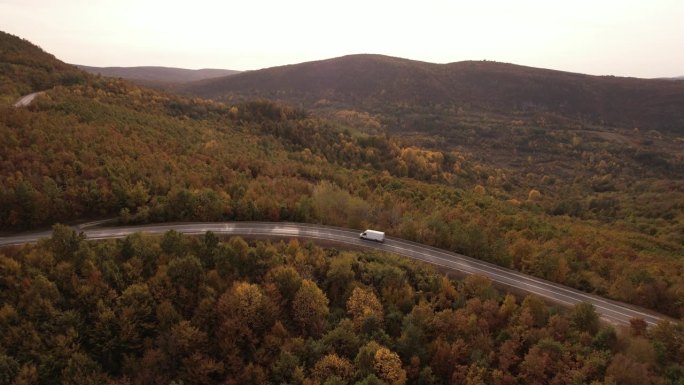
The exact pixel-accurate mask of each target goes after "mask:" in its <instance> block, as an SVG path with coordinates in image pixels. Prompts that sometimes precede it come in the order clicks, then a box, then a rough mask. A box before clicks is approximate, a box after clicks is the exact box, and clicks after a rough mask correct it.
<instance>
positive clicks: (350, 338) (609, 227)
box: [0, 33, 684, 385]
mask: <svg viewBox="0 0 684 385" xmlns="http://www.w3.org/2000/svg"><path fill="white" fill-rule="evenodd" d="M387 60H389V61H390V63H385V62H386V61H387ZM383 61H385V62H383ZM354 63H356V65H358V62H354ZM380 63H381V64H383V63H384V64H383V65H388V64H391V65H395V64H396V63H394V62H393V61H392V60H390V59H382V60H380ZM323 64H325V63H323ZM333 64H335V65H339V63H337V62H335V63H333ZM318 65H320V64H318ZM368 65H370V64H368ZM372 65H373V66H376V65H378V62H373V63H372ZM421 66H422V64H421ZM292 67H293V68H286V69H287V71H291V72H287V73H286V75H287V74H289V75H288V76H290V77H289V78H288V77H287V76H286V75H283V74H281V73H279V72H277V71H276V70H269V71H271V72H266V73H258V72H259V71H254V72H255V73H253V74H238V75H231V77H230V79H233V78H234V79H237V80H230V81H231V82H237V83H233V84H238V85H240V84H242V83H241V82H245V81H246V80H244V79H245V77H244V75H248V76H252V78H251V79H253V80H254V79H256V80H254V81H259V82H263V81H264V79H265V80H268V81H273V79H276V80H278V81H274V82H271V83H269V82H266V83H259V84H260V87H266V86H268V87H271V88H268V91H259V92H256V91H254V90H257V89H259V90H261V88H254V89H253V90H251V91H249V92H247V91H244V90H241V89H240V88H239V87H237V86H235V88H231V89H230V90H228V91H225V90H227V88H222V90H224V91H225V92H217V93H216V94H212V95H208V94H207V95H203V96H209V97H214V98H215V99H214V100H212V99H203V98H201V97H199V96H188V95H181V94H174V93H171V92H168V91H158V90H153V89H149V88H145V87H142V86H139V85H135V84H133V83H130V82H128V81H125V80H122V79H113V78H107V77H102V76H95V75H89V74H87V73H85V72H82V71H80V70H78V69H77V68H76V67H73V66H70V65H67V64H65V63H62V62H60V61H59V60H57V59H55V58H54V57H53V56H52V55H49V54H47V53H45V52H43V51H42V50H41V49H40V48H38V47H36V46H34V45H32V44H30V43H29V42H27V41H24V40H21V39H19V38H17V37H14V36H12V35H8V34H4V33H0V148H1V149H2V151H0V231H2V232H3V235H5V234H11V233H14V232H18V231H24V230H35V229H45V228H49V227H51V226H52V225H53V224H55V223H76V222H80V221H85V220H90V219H101V218H115V219H116V221H117V222H118V223H120V224H142V223H153V222H169V221H234V220H237V221H246V220H259V221H294V222H305V223H320V224H326V225H335V226H344V227H349V228H355V229H365V228H377V229H382V230H384V231H385V232H387V234H388V235H392V236H397V237H401V238H405V239H409V240H413V241H417V242H421V243H424V244H428V245H433V246H436V247H440V248H444V249H448V250H452V251H456V252H460V253H463V254H466V255H469V256H472V257H475V258H479V259H482V260H485V261H489V262H492V263H496V264H499V265H501V266H505V267H509V268H513V269H516V270H519V271H522V272H525V273H528V274H531V275H534V276H537V277H541V278H544V279H547V280H551V281H554V282H558V283H561V284H564V285H568V286H571V287H574V288H577V289H580V290H584V291H587V292H591V293H595V294H598V295H601V296H605V297H608V298H612V299H615V300H619V301H624V302H628V303H631V304H634V305H638V306H643V307H646V308H648V309H652V310H655V311H658V312H660V313H663V314H666V315H668V316H671V317H673V318H675V319H681V318H682V317H684V279H682V277H684V259H683V256H684V171H683V170H684V137H682V136H681V135H682V131H681V129H682V128H684V125H680V126H677V124H680V123H681V122H680V121H678V120H676V119H675V118H673V119H674V120H670V121H669V122H670V123H672V125H671V126H668V125H658V124H660V123H658V122H659V120H658V119H655V120H653V119H651V120H649V119H650V118H648V117H649V116H651V115H653V116H655V115H658V116H661V115H659V114H658V111H660V110H659V108H661V107H662V108H665V109H669V108H670V107H667V106H671V105H672V104H671V103H674V105H677V103H678V100H679V99H678V98H679V96H680V94H679V93H678V92H679V91H678V88H677V87H676V86H671V85H668V86H666V87H665V88H662V87H660V86H658V84H656V83H648V82H646V83H644V84H647V86H645V87H646V89H648V90H650V91H649V92H652V93H653V95H656V94H657V95H658V98H660V99H658V100H659V101H658V102H657V103H655V102H654V104H649V105H648V106H645V107H644V109H643V111H642V112H643V114H640V115H639V116H640V117H642V118H643V119H644V120H643V121H640V123H643V122H652V123H653V126H649V123H644V124H646V125H644V126H641V127H634V126H633V125H622V122H621V121H620V120H619V119H616V120H614V121H610V122H609V121H600V119H599V120H596V119H593V118H590V117H589V115H583V113H580V112H578V111H579V110H572V111H569V112H568V111H565V112H564V111H553V110H549V109H547V108H541V107H540V106H538V105H526V106H523V107H520V108H518V107H515V108H511V107H510V106H507V105H499V104H496V103H494V102H486V101H487V100H485V102H482V103H479V102H478V103H472V104H468V103H466V102H463V101H462V100H460V99H458V98H457V97H454V98H452V99H449V103H438V102H435V101H434V100H432V99H431V98H423V99H421V98H418V99H416V100H413V101H412V102H411V100H409V99H407V97H406V95H405V94H402V93H398V91H396V90H403V91H402V92H405V93H407V94H409V95H411V92H412V91H411V90H413V89H414V88H410V87H418V86H416V85H414V83H413V82H415V81H416V78H414V77H412V76H413V75H410V74H412V73H413V72H412V71H413V69H412V67H411V64H410V63H409V64H406V63H404V62H401V63H400V65H399V67H392V68H395V69H394V70H393V71H396V72H391V71H390V72H385V74H386V75H387V74H393V77H390V78H389V79H383V78H379V77H376V78H374V79H372V80H373V81H376V80H378V81H387V82H389V83H383V85H382V86H383V87H384V88H383V92H382V93H380V92H378V93H375V92H367V93H366V94H364V95H363V97H359V96H358V95H357V94H354V93H350V92H347V91H345V92H338V91H330V90H329V89H323V90H318V89H310V88H305V89H292V88H278V87H284V86H283V79H290V80H292V79H299V78H298V77H297V76H299V75H297V74H298V73H297V72H296V69H297V68H294V67H297V66H292ZM475 67H477V66H475ZM361 68H363V67H361ZM396 68H401V70H396ZM421 68H423V67H421ZM497 68H499V67H497ZM501 68H503V69H499V72H500V73H499V75H497V76H501V77H503V78H502V79H511V76H513V75H515V71H513V72H511V71H512V70H510V68H509V67H501ZM323 70H325V68H324V69H321V71H323ZM469 70H473V69H472V68H470V69H469ZM533 70H534V69H525V74H526V75H525V77H523V79H524V81H527V82H529V83H530V84H533V85H534V86H530V87H529V88H528V91H529V90H531V91H529V92H537V91H538V90H537V87H540V86H539V84H542V83H540V82H541V81H542V80H543V79H544V78H548V77H551V78H553V76H555V75H554V73H547V72H541V73H542V75H539V74H538V73H534V71H533ZM274 71H275V72H274ZM292 71H295V72H292ZM422 71H423V72H424V74H425V73H426V74H427V75H426V77H425V79H430V78H431V76H432V75H435V74H432V75H430V74H431V72H430V71H436V70H435V69H434V68H433V67H429V66H428V67H424V68H423V69H422ZM425 71H427V72H425ZM440 71H441V70H440ZM530 71H531V72H530ZM318 73H319V72H313V74H318ZM295 75H297V76H295ZM428 75H430V76H428ZM241 76H242V78H241ZM254 76H256V78H254ZM283 76H284V77H283ZM435 76H436V75H435ZM513 77H514V76H513ZM226 79H228V78H226ZM247 79H250V78H249V77H248V78H247ZM477 79H479V78H477ZM515 79H517V78H515ZM540 79H542V80H540ZM563 79H564V80H563V81H566V80H567V79H566V78H565V77H563ZM305 80H306V79H304V78H303V79H302V81H305ZM361 80H362V79H361ZM361 80H359V79H357V81H359V82H361ZM426 81H427V80H426ZM516 81H518V80H516ZM202 82H207V81H202ZM221 82H223V80H222V81H221ZM221 82H218V83H211V84H209V83H201V85H202V86H203V87H208V88H206V89H212V90H215V89H217V88H216V87H219V85H221V84H223V83H221ZM225 82H226V83H225V84H228V83H227V82H228V80H226V81H225ZM586 82H587V83H586V84H585V85H586V87H585V88H587V87H589V88H591V87H590V86H592V84H594V83H592V82H593V80H592V79H588V80H586ZM616 82H617V84H623V83H620V79H612V80H610V79H609V80H608V81H607V82H603V83H600V84H601V86H600V87H603V88H600V89H602V90H605V89H608V90H610V89H611V88H609V86H610V84H613V83H616ZM361 83H362V84H365V85H367V84H370V80H369V81H368V82H365V83H364V82H361ZM225 84H223V85H224V86H225ZM255 84H256V83H255ZM284 84H285V86H287V87H289V85H288V84H287V83H284ZM345 84H350V87H352V86H354V85H355V84H357V83H354V82H353V81H352V80H349V79H347V80H345ZM459 84H460V83H459ZM624 84H627V85H628V86H629V87H632V85H633V84H636V83H630V82H627V83H624ZM476 85H477V84H476ZM409 86H410V87H409ZM468 86H469V87H470V86H472V87H475V86H474V85H468ZM479 86H481V85H478V87H479ZM231 87H233V86H231ZM407 87H409V88H407ZM592 87H593V86H592ZM605 87H608V88H605ZM629 87H628V88H629ZM580 88H581V87H580ZM632 88H634V87H632ZM632 88H630V89H632ZM636 88H639V87H636ZM477 89H478V90H480V91H478V92H484V91H481V90H482V89H484V88H482V89H481V88H477ZM407 90H408V91H407ZM535 90H537V91H535ZM573 90H574V89H573ZM35 91H45V92H44V93H42V94H41V95H39V96H38V97H37V98H36V99H35V101H34V102H33V103H32V104H31V105H30V106H29V107H26V108H15V107H13V105H12V104H13V102H14V101H15V100H16V99H17V98H18V97H20V96H22V95H24V94H27V93H30V92H35ZM183 92H186V93H187V92H189V91H188V89H184V91H183ZM511 92H512V91H511ZM573 92H575V91H573ZM597 92H598V91H597ZM601 92H603V91H601ZM606 92H608V91H606ZM635 92H636V91H635ZM354 95H357V96H354ZM596 95H599V94H595V95H594V96H596ZM600 95H603V94H600ZM600 95H599V96H600ZM634 95H636V94H634ZM556 96H558V95H556ZM556 96H554V97H556ZM561 96H562V95H561ZM477 97H478V98H486V95H485V96H482V95H479V94H478V96H477ZM267 98H270V99H267ZM478 100H480V99H478ZM497 100H498V99H497ZM668 103H670V104H668ZM680 105H681V104H680ZM573 106H579V105H576V104H573ZM615 106H616V105H610V106H606V107H605V108H606V109H607V110H606V111H608V112H609V113H610V114H612V113H613V112H614V111H613V110H612V109H614V108H617V107H615ZM663 106H665V107H663ZM580 107H581V106H580ZM580 107H577V108H580ZM677 111H684V109H680V110H677ZM618 112H619V111H618ZM632 113H636V112H635V111H634V110H631V111H630V114H632ZM610 114H609V115H610ZM673 114H675V115H676V111H675V112H673ZM675 115H672V116H675ZM606 116H608V115H606ZM610 116H620V114H619V113H618V114H617V115H610ZM629 116H631V115H629ZM670 123H668V124H670ZM675 126H676V127H675ZM56 230H58V231H55V235H53V238H52V239H51V240H47V241H44V242H41V243H39V244H37V245H33V246H24V247H19V248H6V249H4V250H0V331H1V332H0V373H3V374H2V375H0V385H1V384H5V383H7V384H12V383H17V384H19V383H62V379H64V380H65V381H67V380H70V381H72V382H70V383H84V384H85V383H107V382H109V383H116V384H119V383H120V384H128V383H130V384H142V383H174V384H180V383H184V384H193V383H197V384H214V383H217V384H218V383H226V381H228V382H227V383H231V382H230V381H233V382H234V383H240V384H242V383H250V381H251V383H274V384H281V383H293V384H294V383H297V384H303V383H306V384H317V383H321V384H323V383H330V384H337V383H357V382H358V383H363V384H382V383H386V384H402V383H420V384H432V383H471V384H478V383H497V384H514V383H530V384H532V383H540V384H541V383H558V384H562V383H587V384H589V383H596V384H604V383H605V384H614V383H615V384H630V383H634V384H648V383H653V384H682V378H683V377H684V367H682V365H681V362H683V361H684V341H683V338H684V337H682V326H681V324H675V323H663V324H661V325H658V326H657V327H654V328H652V329H649V330H648V331H647V330H645V328H644V327H643V325H642V324H641V323H639V321H638V320H635V322H634V324H633V325H632V328H631V329H630V330H615V329H613V328H611V327H609V326H606V325H602V324H601V323H599V322H598V320H597V317H596V314H595V312H594V310H593V309H592V308H591V307H587V306H583V305H582V306H578V307H576V308H574V309H559V308H555V307H550V306H548V305H547V304H545V303H543V302H541V301H540V300H539V299H538V298H534V297H527V298H516V297H514V296H512V295H507V294H505V293H500V292H497V291H496V290H495V289H493V288H492V287H491V286H490V284H489V282H486V281H485V280H483V279H481V278H478V277H469V278H467V279H465V280H464V281H452V280H450V279H448V278H445V277H444V276H443V275H439V274H438V273H436V272H434V271H432V270H431V269H430V268H428V267H425V266H422V265H416V263H415V262H413V261H408V260H403V259H399V258H394V257H392V256H388V255H382V254H377V253H362V252H347V251H340V250H336V249H328V248H322V247H320V246H316V245H313V244H309V243H307V244H299V243H298V242H296V241H293V242H290V243H269V242H258V243H249V242H247V241H245V240H242V239H239V238H233V239H219V238H217V237H216V236H214V235H212V234H207V235H204V236H201V237H196V238H189V237H183V236H180V235H179V234H177V233H173V232H171V233H167V234H165V235H164V236H162V237H148V236H145V235H141V234H138V235H134V236H130V237H128V238H126V239H123V240H117V241H107V242H100V243H97V242H86V241H84V240H83V239H81V238H80V237H79V236H78V234H76V233H74V232H72V231H71V230H69V229H68V228H67V227H63V226H57V227H56ZM326 381H327V382H326ZM521 381H522V382H521ZM65 383H67V382H65Z"/></svg>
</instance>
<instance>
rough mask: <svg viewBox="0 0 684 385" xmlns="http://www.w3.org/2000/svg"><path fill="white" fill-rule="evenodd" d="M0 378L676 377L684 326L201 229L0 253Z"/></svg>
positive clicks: (374, 255) (355, 380) (563, 380)
mask: <svg viewBox="0 0 684 385" xmlns="http://www.w3.org/2000/svg"><path fill="white" fill-rule="evenodd" d="M0 272H1V274H0V303H1V304H2V305H1V306H0V330H1V331H2V332H1V333H0V384H2V385H4V384H112V385H114V384H117V385H119V384H121V385H128V384H131V385H132V384H152V383H154V384H185V385H193V384H306V385H314V384H330V385H332V384H378V385H380V384H388V385H389V384H395V385H402V384H472V385H476V384H522V383H524V384H592V385H599V384H616V385H617V384H620V385H630V384H635V385H649V384H662V385H669V384H672V385H681V384H683V383H684V366H682V362H684V328H682V325H681V324H675V323H671V322H668V321H663V322H661V323H660V324H658V325H657V326H654V327H651V328H649V329H648V330H647V329H646V325H645V323H644V322H643V320H639V319H634V320H633V321H632V323H631V326H630V327H629V328H624V329H617V330H616V329H615V328H613V327H611V326H608V325H605V324H602V323H601V322H600V321H599V319H598V316H597V314H596V313H595V311H594V309H593V307H592V306H591V305H589V304H580V305H577V306H576V307H574V308H572V309H563V308H558V307H554V306H548V305H547V304H545V303H544V302H543V301H542V300H541V299H540V298H538V297H534V296H527V297H524V298H520V297H516V296H513V295H511V294H504V293H500V292H498V291H497V290H495V289H494V288H493V287H492V286H491V284H490V282H489V281H488V279H486V278H483V277H479V276H468V277H467V278H465V279H464V280H453V279H450V278H449V277H448V276H445V275H444V274H442V273H437V272H435V271H434V270H433V269H432V267H430V266H428V265H424V264H420V263H416V262H414V261H409V260H407V259H405V258H398V257H395V256H392V255H386V254H382V253H380V252H366V251H364V252H352V251H340V250H338V249H333V248H323V247H320V246H317V245H315V244H312V243H310V242H306V243H300V242H299V241H297V240H290V241H287V242H285V241H280V242H275V243H273V242H264V241H248V240H245V239H242V238H240V237H232V238H220V237H218V236H216V235H214V234H212V233H206V234H204V235H201V236H195V237H188V236H183V235H181V234H179V233H177V232H174V231H169V232H167V233H165V234H164V235H162V236H150V235H145V234H141V233H138V234H133V235H130V236H128V237H126V238H124V239H119V240H109V241H98V242H93V241H86V240H84V238H83V236H82V235H80V234H78V233H76V232H75V231H74V230H72V229H71V228H70V227H68V226H62V225H56V226H55V227H54V228H53V236H52V237H51V238H50V239H46V240H43V241H40V242H39V243H38V244H35V245H24V246H20V247H19V246H17V247H10V248H5V249H3V250H2V251H0Z"/></svg>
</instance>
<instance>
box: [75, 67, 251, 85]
mask: <svg viewBox="0 0 684 385" xmlns="http://www.w3.org/2000/svg"><path fill="white" fill-rule="evenodd" d="M77 67H78V68H80V69H82V70H84V71H86V72H88V73H91V74H93V75H102V76H107V77H113V78H122V79H126V80H130V81H132V82H135V83H137V84H140V85H145V86H151V87H160V88H168V87H171V86H174V85H178V84H182V83H187V82H194V81H198V80H204V79H212V78H219V77H223V76H228V75H234V74H236V73H239V71H232V70H224V69H213V68H203V69H198V70H189V69H185V68H174V67H158V66H157V67H155V66H141V67H91V66H85V65H77Z"/></svg>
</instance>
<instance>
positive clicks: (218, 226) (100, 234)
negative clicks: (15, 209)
mask: <svg viewBox="0 0 684 385" xmlns="http://www.w3.org/2000/svg"><path fill="white" fill-rule="evenodd" d="M169 230H175V231H178V232H180V233H183V234H204V233H206V232H207V231H211V232H214V233H216V234H222V235H240V236H245V237H250V236H251V237H262V238H263V237H266V238H268V237H274V238H276V237H278V238H282V237H284V238H303V239H311V240H314V241H316V240H318V241H326V242H334V243H336V244H341V245H347V246H352V247H366V248H373V249H378V250H382V251H386V252H390V253H394V254H399V255H403V256H406V257H409V258H413V259H417V260H420V261H423V262H427V263H431V264H434V265H438V266H441V267H444V268H447V269H450V270H454V271H457V272H460V273H464V274H478V275H482V276H485V277H489V278H490V279H491V280H492V281H493V282H495V283H497V284H500V285H505V286H508V287H513V288H516V289H518V290H521V291H524V292H527V293H532V294H536V295H538V296H540V297H543V298H546V299H547V300H549V301H552V302H555V303H558V304H561V305H565V306H573V305H576V304H578V303H582V302H588V303H591V304H592V305H594V307H595V308H596V311H597V313H598V314H599V315H600V316H601V318H603V319H604V320H606V321H608V322H610V323H613V324H616V325H629V321H630V319H632V318H636V317H638V318H642V319H644V320H645V321H646V322H647V323H648V325H649V326H652V325H655V324H656V323H657V322H659V321H660V320H663V319H668V318H667V317H665V316H663V315H659V314H657V313H654V312H652V311H648V310H645V309H640V308H637V307H635V306H631V305H627V304H624V303H620V302H617V301H612V300H608V299H605V298H602V297H599V296H596V295H592V294H587V293H584V292H581V291H579V290H575V289H571V288H569V287H566V286H563V285H560V284H557V283H553V282H549V281H545V280H543V279H539V278H535V277H532V276H529V275H526V274H523V273H520V272H517V271H514V270H510V269H506V268H503V267H500V266H496V265H493V264H490V263H486V262H482V261H480V260H477V259H474V258H470V257H467V256H465V255H461V254H457V253H452V252H449V251H445V250H441V249H437V248H434V247H429V246H424V245H421V244H418V243H414V242H409V241H405V240H402V239H398V238H392V237H387V238H386V240H385V243H376V242H372V241H364V240H361V239H359V231H357V230H350V229H341V228H336V227H328V226H321V225H309V224H297V223H265V222H220V223H184V224H162V225H145V226H129V227H108V228H88V229H84V230H83V233H84V234H85V235H86V237H87V238H88V239H93V240H96V239H112V238H123V237H126V236H128V235H130V234H133V233H136V232H144V233H150V234H162V233H164V232H166V231H169ZM50 235H51V232H42V233H34V234H25V235H18V236H12V237H5V238H0V246H6V245H16V244H24V243H33V242H36V241H38V240H39V239H41V238H47V237H50Z"/></svg>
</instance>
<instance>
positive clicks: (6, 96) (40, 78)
mask: <svg viewBox="0 0 684 385" xmlns="http://www.w3.org/2000/svg"><path fill="white" fill-rule="evenodd" d="M84 80H85V74H84V73H83V72H81V71H80V70H79V69H78V68H76V67H74V66H72V65H69V64H66V63H64V62H62V61H60V60H57V59H56V58H55V57H54V56H52V55H50V54H49V53H46V52H45V51H43V50H42V49H40V47H38V46H36V45H34V44H31V43H30V42H28V41H26V40H24V39H21V38H19V37H17V36H14V35H11V34H8V33H5V32H2V31H0V95H1V96H0V100H2V101H4V102H6V103H9V102H12V101H14V100H15V99H16V98H17V97H19V96H21V95H25V94H28V93H31V92H35V91H42V90H45V89H48V88H52V87H54V86H56V85H60V84H61V85H68V84H74V83H79V82H83V81H84Z"/></svg>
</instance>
